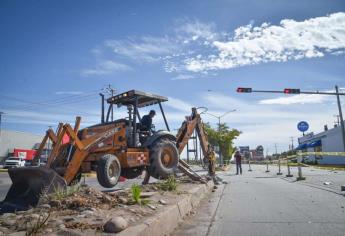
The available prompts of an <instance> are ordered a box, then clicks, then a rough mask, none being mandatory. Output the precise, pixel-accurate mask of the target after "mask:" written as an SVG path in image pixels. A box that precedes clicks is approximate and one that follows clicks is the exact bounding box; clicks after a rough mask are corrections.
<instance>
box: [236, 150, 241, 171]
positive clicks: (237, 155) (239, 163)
mask: <svg viewBox="0 0 345 236" xmlns="http://www.w3.org/2000/svg"><path fill="white" fill-rule="evenodd" d="M235 160H236V175H238V171H240V174H241V175H242V163H241V162H242V156H241V153H240V152H239V151H236V152H235Z"/></svg>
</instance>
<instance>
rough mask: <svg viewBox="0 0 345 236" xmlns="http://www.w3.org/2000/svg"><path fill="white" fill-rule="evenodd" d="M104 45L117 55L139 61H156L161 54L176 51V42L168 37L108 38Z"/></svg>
mask: <svg viewBox="0 0 345 236" xmlns="http://www.w3.org/2000/svg"><path fill="white" fill-rule="evenodd" d="M104 45H105V46H106V47H108V48H111V50H112V52H113V53H114V54H115V55H118V56H123V57H126V58H129V59H131V60H135V61H138V62H147V63H150V62H156V61H158V60H159V59H160V56H163V55H168V54H171V53H174V51H175V50H176V44H175V42H173V41H172V40H171V39H169V38H168V37H141V38H132V39H127V40H106V41H105V42H104Z"/></svg>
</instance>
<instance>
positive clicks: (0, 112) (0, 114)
mask: <svg viewBox="0 0 345 236" xmlns="http://www.w3.org/2000/svg"><path fill="white" fill-rule="evenodd" d="M3 114H5V113H4V112H2V111H0V136H1V116H2V115H3Z"/></svg>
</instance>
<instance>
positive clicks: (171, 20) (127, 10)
mask: <svg viewBox="0 0 345 236" xmlns="http://www.w3.org/2000/svg"><path fill="white" fill-rule="evenodd" d="M0 35H1V37H0V81H1V86H0V111H1V112H4V114H3V115H2V123H1V127H2V129H7V130H16V131H25V132H32V133H36V134H43V133H44V131H45V130H46V129H47V128H48V126H52V127H56V126H57V124H58V122H70V123H73V122H74V119H75V116H77V115H80V116H82V126H83V127H85V126H88V125H92V124H95V123H98V122H99V121H100V96H99V95H98V94H99V92H103V93H105V94H107V89H106V88H107V86H108V85H111V86H112V88H114V89H115V90H116V92H117V93H122V92H125V91H128V90H131V89H138V90H142V91H147V92H151V93H156V94H160V95H163V96H166V97H168V98H169V101H168V102H166V103H164V104H163V107H164V108H165V112H166V116H167V119H168V121H169V124H170V127H171V128H172V130H173V132H176V129H178V128H179V127H180V125H181V123H182V121H183V119H184V118H185V116H186V115H189V114H190V112H191V110H190V109H191V107H193V106H197V107H201V106H202V107H207V108H208V112H209V113H211V114H213V115H216V116H220V115H222V114H224V113H226V112H228V111H231V110H233V109H236V112H232V113H229V114H227V115H225V116H224V117H222V119H221V121H222V122H224V123H226V124H227V125H228V126H229V127H230V128H235V129H238V130H240V131H241V132H242V134H241V135H240V137H239V138H238V139H237V140H235V145H237V146H247V145H249V146H250V147H251V148H255V147H256V146H258V145H263V146H264V147H265V148H266V150H267V149H268V152H269V153H272V152H273V151H274V146H275V144H276V145H277V147H278V151H284V150H287V149H288V148H289V144H290V143H291V137H294V140H295V143H294V145H297V138H298V137H300V136H301V133H300V132H299V131H298V130H297V123H298V122H299V121H302V120H304V121H307V122H308V123H309V125H310V128H309V130H308V132H315V133H317V132H320V131H322V130H323V127H324V125H325V124H327V125H328V126H329V127H332V126H333V125H334V121H335V120H336V119H337V118H336V117H335V115H337V114H338V110H337V105H336V98H335V97H334V96H320V95H283V94H264V93H248V94H243V93H236V88H237V87H251V88H253V89H263V90H283V89H284V88H300V89H301V90H302V91H334V86H335V85H338V86H339V87H340V88H345V78H344V72H345V67H344V63H345V57H344V56H345V2H344V1H343V0H333V1H324V0H288V1H285V0H282V1H274V0H260V1H257V0H227V1H225V0H212V1H200V0H198V1H194V0H191V1H179V0H175V1H145V0H141V1H103V0H100V1H89V0H84V1H65V0H60V1H39V0H35V1H33V0H27V1H17V0H2V1H0ZM107 96H108V95H107ZM342 99H343V100H344V98H342ZM344 103H345V100H344ZM155 109H158V108H155ZM343 109H345V108H344V106H343ZM145 112H146V110H144V111H142V112H141V113H143V114H144V113H145ZM124 115H125V113H124V111H123V110H119V111H116V113H115V118H121V117H123V116H124ZM202 117H203V120H204V121H205V122H209V123H210V124H211V125H213V126H214V127H215V125H216V123H217V119H216V118H214V117H213V116H210V115H203V116H202ZM155 123H156V127H157V128H163V127H164V126H163V124H164V123H163V119H162V118H161V116H160V114H158V115H157V117H156V118H155Z"/></svg>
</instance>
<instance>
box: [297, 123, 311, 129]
mask: <svg viewBox="0 0 345 236" xmlns="http://www.w3.org/2000/svg"><path fill="white" fill-rule="evenodd" d="M297 129H298V130H299V131H301V132H305V131H307V130H308V129H309V124H308V123H307V122H306V121H301V122H299V123H298V124H297Z"/></svg>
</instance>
